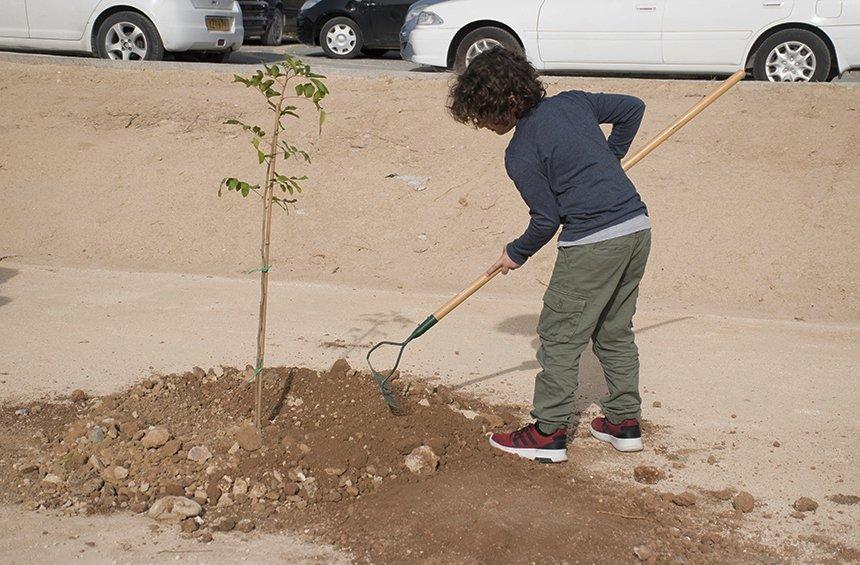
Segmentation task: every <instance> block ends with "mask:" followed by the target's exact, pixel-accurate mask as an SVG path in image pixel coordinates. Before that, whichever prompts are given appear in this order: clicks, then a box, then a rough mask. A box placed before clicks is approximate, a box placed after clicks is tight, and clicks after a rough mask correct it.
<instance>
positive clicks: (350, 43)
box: [320, 18, 364, 59]
mask: <svg viewBox="0 0 860 565" xmlns="http://www.w3.org/2000/svg"><path fill="white" fill-rule="evenodd" d="M320 45H321V46H322V49H323V51H324V52H325V54H326V55H327V56H329V57H331V58H332V59H352V58H353V57H356V56H357V55H358V54H359V53H361V49H362V47H363V46H364V38H363V37H362V35H361V28H359V27H358V24H356V23H355V22H354V21H352V20H351V19H349V18H333V19H331V20H329V21H327V22H326V23H325V25H324V26H323V27H322V31H320Z"/></svg>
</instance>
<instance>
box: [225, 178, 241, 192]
mask: <svg viewBox="0 0 860 565" xmlns="http://www.w3.org/2000/svg"><path fill="white" fill-rule="evenodd" d="M237 186H239V179H235V178H229V179H227V188H228V189H230V190H236V187H237Z"/></svg>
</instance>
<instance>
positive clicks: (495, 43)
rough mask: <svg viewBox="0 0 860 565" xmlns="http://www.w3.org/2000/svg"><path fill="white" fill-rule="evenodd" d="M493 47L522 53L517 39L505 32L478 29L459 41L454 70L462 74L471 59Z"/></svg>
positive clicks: (491, 28) (492, 29)
mask: <svg viewBox="0 0 860 565" xmlns="http://www.w3.org/2000/svg"><path fill="white" fill-rule="evenodd" d="M493 47H503V48H504V49H508V50H509V51H515V52H517V53H522V52H523V48H522V47H521V46H520V43H519V41H517V38H516V37H514V36H513V35H511V34H510V33H508V32H507V31H505V30H503V29H501V28H497V27H479V28H478V29H476V30H473V31H470V32H469V33H467V34H466V36H465V37H464V38H463V39H462V40H460V44H459V45H458V46H457V54H456V56H455V57H454V70H455V71H457V72H458V73H461V72H463V71H464V70H466V67H468V66H469V63H470V62H471V60H472V58H474V57H475V56H476V55H479V54H480V53H483V52H484V51H486V50H488V49H492V48H493Z"/></svg>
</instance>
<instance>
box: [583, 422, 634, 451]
mask: <svg viewBox="0 0 860 565" xmlns="http://www.w3.org/2000/svg"><path fill="white" fill-rule="evenodd" d="M588 429H589V430H591V435H592V436H593V437H594V439H599V440H600V441H604V442H606V443H610V444H612V447H614V448H615V449H617V450H618V451H623V452H625V453H629V452H631V451H642V438H641V437H635V438H619V437H615V436H613V435H609V434H604V433H603V432H598V431H597V430H595V429H594V428H592V427H591V426H588Z"/></svg>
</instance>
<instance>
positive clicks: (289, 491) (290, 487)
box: [284, 483, 301, 496]
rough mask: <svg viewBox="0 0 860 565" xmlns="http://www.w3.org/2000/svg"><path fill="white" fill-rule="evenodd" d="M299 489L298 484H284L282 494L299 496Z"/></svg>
mask: <svg viewBox="0 0 860 565" xmlns="http://www.w3.org/2000/svg"><path fill="white" fill-rule="evenodd" d="M300 490H301V487H300V486H299V484H298V483H284V494H286V495H287V496H295V495H297V494H299V491H300Z"/></svg>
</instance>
